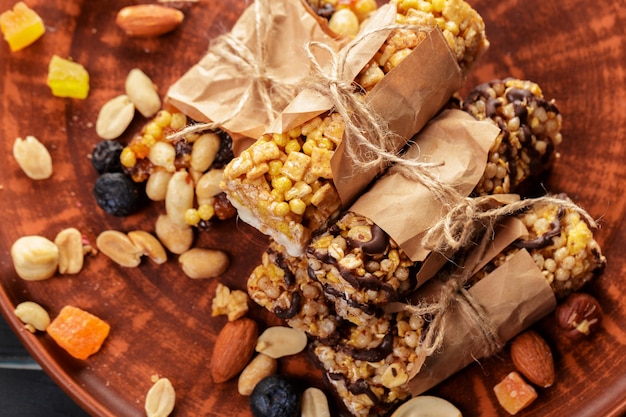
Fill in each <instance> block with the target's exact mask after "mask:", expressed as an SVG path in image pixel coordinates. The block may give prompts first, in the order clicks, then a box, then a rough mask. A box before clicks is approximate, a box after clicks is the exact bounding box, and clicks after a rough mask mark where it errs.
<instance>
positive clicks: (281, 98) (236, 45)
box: [168, 0, 295, 140]
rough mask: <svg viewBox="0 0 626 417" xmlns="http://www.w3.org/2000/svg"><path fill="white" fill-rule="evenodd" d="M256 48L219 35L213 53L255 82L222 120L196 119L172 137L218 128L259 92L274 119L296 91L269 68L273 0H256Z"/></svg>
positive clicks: (210, 51)
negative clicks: (268, 42) (199, 120)
mask: <svg viewBox="0 0 626 417" xmlns="http://www.w3.org/2000/svg"><path fill="white" fill-rule="evenodd" d="M253 6H254V26H255V34H256V36H255V38H256V39H255V40H256V42H255V50H256V52H255V51H253V50H252V49H250V47H248V45H246V44H245V43H243V42H242V41H241V40H239V39H237V38H236V37H235V36H233V35H232V34H231V33H226V34H223V35H221V36H219V37H217V38H216V39H215V40H214V41H213V42H212V43H211V46H210V47H209V53H211V54H213V55H215V56H218V57H219V58H221V59H223V60H224V61H226V62H227V63H228V64H230V65H232V66H233V67H234V68H236V69H237V71H238V72H239V73H241V74H243V75H245V76H246V78H248V79H249V80H251V83H250V84H249V86H248V88H247V89H246V90H245V91H244V93H243V94H242V96H241V97H240V99H239V101H238V102H237V105H236V106H235V107H234V108H233V111H232V113H231V114H230V116H228V117H226V118H224V119H223V120H220V121H212V122H206V123H196V124H192V125H189V126H187V127H186V128H184V129H181V130H179V131H177V132H175V133H173V134H171V135H169V136H168V140H175V139H179V138H181V137H184V136H186V135H188V134H193V133H198V132H202V131H205V130H215V129H219V128H221V127H222V126H223V125H224V124H226V123H228V122H230V121H231V120H233V119H234V118H235V117H237V116H238V115H239V114H240V113H241V111H242V109H243V107H244V106H245V104H246V103H247V102H248V101H249V100H250V99H251V98H252V96H253V94H254V93H256V94H257V95H258V97H259V98H260V99H261V102H262V103H263V108H264V110H265V112H266V113H267V117H268V120H269V121H270V122H273V121H274V120H275V119H276V117H277V115H278V113H279V111H278V110H277V109H278V108H280V107H281V106H282V105H284V103H287V102H288V101H289V100H291V99H292V98H293V96H294V95H295V87H293V86H290V85H288V84H285V82H284V81H283V80H281V79H278V78H276V77H273V76H272V75H271V74H270V72H269V71H268V70H267V37H268V36H269V29H270V26H271V25H270V17H271V0H255V1H254V5H253Z"/></svg>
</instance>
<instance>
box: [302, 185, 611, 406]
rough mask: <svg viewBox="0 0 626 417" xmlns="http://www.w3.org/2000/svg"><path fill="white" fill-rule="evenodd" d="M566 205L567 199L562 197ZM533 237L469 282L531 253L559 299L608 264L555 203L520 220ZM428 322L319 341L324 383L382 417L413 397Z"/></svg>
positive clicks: (391, 322)
mask: <svg viewBox="0 0 626 417" xmlns="http://www.w3.org/2000/svg"><path fill="white" fill-rule="evenodd" d="M561 197H562V198H563V199H564V201H566V199H567V197H565V196H561ZM515 217H517V218H519V219H520V220H521V221H522V222H523V223H524V225H525V226H526V227H527V228H528V231H529V234H528V235H527V236H524V237H523V238H520V239H518V240H516V241H515V242H514V243H512V244H511V245H510V246H509V247H507V248H506V249H505V250H504V251H503V252H502V253H501V254H499V255H498V256H496V258H494V260H493V261H491V262H490V263H489V264H487V265H486V266H485V267H483V268H482V269H481V270H480V271H479V272H477V273H476V274H475V276H474V277H473V278H472V279H471V281H470V284H471V285H473V284H475V283H476V282H478V281H479V280H480V279H482V278H483V277H485V276H487V274H488V273H490V272H491V271H493V270H494V269H495V268H497V267H498V266H500V265H502V264H503V263H504V262H505V261H506V260H507V259H508V258H509V257H511V256H513V255H514V254H515V253H516V252H517V251H519V250H528V251H529V253H530V254H531V256H532V258H533V260H534V262H535V264H536V265H537V267H538V269H539V270H540V271H541V273H542V275H543V276H544V277H545V279H546V280H547V282H548V283H550V286H551V288H552V291H553V292H554V294H555V296H556V297H557V299H561V298H563V297H565V296H566V295H567V294H569V293H570V292H572V291H576V290H578V289H580V288H581V287H582V286H583V285H584V284H585V283H587V282H588V281H589V280H590V279H591V278H592V277H593V276H594V275H597V274H598V273H600V272H601V271H602V270H603V268H604V265H605V263H606V259H605V257H604V256H603V255H602V253H601V250H600V247H599V245H598V243H597V241H596V240H595V239H594V236H593V232H592V229H591V228H590V227H589V225H588V224H587V223H586V222H585V221H584V220H583V219H582V218H581V216H580V214H579V213H578V212H576V211H573V210H570V209H568V208H565V207H564V206H562V205H558V204H554V203H542V204H537V205H534V206H532V207H531V208H530V209H528V210H527V211H525V212H523V213H519V214H516V215H515ZM427 323H428V321H427V320H425V319H424V318H422V317H418V316H415V315H409V314H408V313H407V312H399V313H388V314H383V315H381V316H379V317H378V322H377V324H376V325H370V326H367V327H364V326H352V327H351V328H350V329H349V330H347V331H346V330H345V329H344V330H343V331H341V334H342V339H340V340H338V341H337V342H336V344H334V345H330V344H324V343H323V341H318V342H316V343H315V344H314V346H313V347H312V350H313V353H314V355H315V357H316V359H317V361H318V363H319V364H320V366H321V367H322V369H323V370H324V373H325V379H326V381H327V383H328V384H329V385H330V387H331V388H332V390H333V392H334V394H335V395H336V396H338V397H339V398H340V399H341V400H342V402H343V404H344V406H345V407H346V408H347V409H348V410H349V412H350V413H352V414H353V415H354V416H359V417H360V416H366V415H379V414H377V413H382V414H384V411H385V410H388V409H389V408H392V407H394V406H395V405H397V402H398V401H403V400H404V399H406V398H408V397H409V395H410V394H409V388H408V386H407V385H406V384H405V383H406V382H408V380H405V379H404V375H408V374H410V373H411V370H412V369H411V367H412V366H414V362H415V358H416V355H417V353H416V348H417V347H419V343H420V341H421V335H422V332H423V330H424V329H425V326H426V325H427Z"/></svg>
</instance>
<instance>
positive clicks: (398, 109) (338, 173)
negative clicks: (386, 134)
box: [331, 28, 464, 205]
mask: <svg viewBox="0 0 626 417" xmlns="http://www.w3.org/2000/svg"><path fill="white" fill-rule="evenodd" d="M463 82H464V76H463V74H462V72H461V68H460V67H459V65H458V63H457V61H456V59H455V58H454V56H453V55H452V51H451V50H450V48H449V46H448V44H447V42H446V40H445V38H444V37H443V34H442V32H441V31H440V30H439V28H429V29H427V36H426V38H425V39H424V40H423V41H422V42H421V43H420V44H419V46H418V47H417V48H416V49H415V50H414V51H413V52H412V53H411V54H410V55H409V56H408V57H406V58H405V59H404V60H403V61H402V62H401V63H400V64H399V65H398V66H397V67H396V68H394V69H393V70H392V71H390V72H389V73H387V75H385V77H384V78H383V79H382V81H381V82H380V83H378V84H377V85H376V86H375V87H374V88H373V89H372V91H370V92H369V93H368V94H367V95H366V97H365V98H366V101H367V103H368V105H369V107H370V109H371V110H372V111H373V112H374V113H375V114H377V115H378V117H380V118H381V119H382V120H385V121H386V122H387V123H388V128H389V130H390V131H392V132H393V133H395V134H396V135H397V141H396V149H389V151H398V150H399V149H400V148H401V147H403V146H404V145H406V143H407V142H408V140H409V139H410V138H411V137H412V136H413V135H415V134H416V133H417V132H419V131H420V130H421V129H422V128H423V127H424V126H425V125H426V123H428V121H429V120H430V119H432V118H433V117H434V116H435V115H436V114H437V113H439V111H440V110H441V109H442V107H443V106H444V105H445V104H446V103H447V102H448V100H449V99H450V97H452V95H453V94H454V93H455V92H456V91H457V90H458V89H459V88H461V86H462V85H463ZM344 147H345V138H344V141H342V142H341V143H340V144H339V147H338V148H337V151H336V152H335V155H333V159H332V160H331V167H332V169H333V181H334V183H335V187H336V188H337V191H338V193H339V196H340V197H341V201H342V202H344V205H345V204H348V203H350V202H352V201H354V199H355V198H356V197H357V196H358V194H359V193H360V192H361V191H362V190H363V189H364V188H365V187H366V186H367V185H368V184H369V183H370V182H371V181H372V180H373V179H374V177H376V175H378V174H379V173H380V169H379V170H370V171H367V172H363V171H362V170H360V169H359V168H357V167H355V165H354V164H353V163H352V162H351V161H349V160H347V158H346V157H345V154H344V152H343V149H344Z"/></svg>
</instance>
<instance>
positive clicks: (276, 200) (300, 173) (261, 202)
mask: <svg viewBox="0 0 626 417" xmlns="http://www.w3.org/2000/svg"><path fill="white" fill-rule="evenodd" d="M343 133H344V123H343V121H342V119H341V117H340V116H339V115H338V114H337V113H333V114H329V115H328V114H327V115H322V116H318V117H315V118H313V119H311V120H309V121H308V122H305V123H304V124H302V125H300V126H298V127H297V128H294V129H291V130H290V131H288V132H286V133H275V134H266V135H263V136H261V137H260V138H259V139H258V140H256V141H255V142H254V143H253V144H252V145H251V146H250V147H249V148H248V149H246V150H244V151H243V152H242V153H241V154H240V155H239V156H238V157H236V158H235V159H233V160H232V161H231V162H230V163H229V164H228V165H227V166H226V168H225V169H224V180H223V181H222V184H221V187H222V189H223V190H224V191H225V192H226V194H227V195H228V198H229V200H230V201H231V203H232V204H233V206H234V207H235V208H237V211H238V214H239V217H240V218H241V219H242V220H244V221H245V222H246V223H248V224H250V225H252V226H254V227H256V228H257V229H258V230H260V231H261V232H262V233H265V234H267V235H269V236H271V237H272V238H273V239H274V240H275V241H276V242H278V243H279V244H281V245H283V246H284V247H285V248H286V249H287V252H288V253H289V254H291V255H292V256H299V255H301V254H303V253H304V248H305V247H306V245H307V244H308V242H309V240H310V238H311V234H312V232H313V231H314V230H317V229H319V228H321V227H324V226H325V225H326V224H327V222H328V221H329V219H331V218H332V217H333V216H335V215H336V214H337V213H338V212H339V209H340V206H341V200H340V198H339V194H338V193H337V189H336V188H335V185H334V183H333V180H332V176H333V175H332V169H331V165H330V160H331V158H332V155H333V154H334V151H335V150H336V149H337V146H338V144H339V143H340V141H341V139H342V137H343Z"/></svg>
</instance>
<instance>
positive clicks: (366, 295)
mask: <svg viewBox="0 0 626 417" xmlns="http://www.w3.org/2000/svg"><path fill="white" fill-rule="evenodd" d="M307 256H308V258H309V267H310V269H311V271H312V274H314V276H315V279H316V280H317V281H318V282H320V283H321V284H322V286H323V288H324V292H325V293H326V294H327V297H328V298H329V299H331V300H332V301H333V304H334V305H335V309H336V312H337V314H338V315H339V316H341V317H342V318H344V319H346V320H349V321H351V322H352V323H354V324H356V325H360V326H367V325H368V323H369V321H370V320H371V319H372V318H375V316H376V314H377V313H378V310H379V309H380V308H381V307H382V306H383V305H384V304H385V303H387V302H390V301H396V300H398V299H400V298H401V297H402V296H403V295H404V294H407V293H408V292H409V291H411V290H412V289H413V288H414V287H415V279H416V278H415V275H416V270H417V269H418V265H417V264H416V263H414V262H413V261H411V260H410V259H409V258H408V256H407V255H406V254H405V253H404V252H403V251H402V249H401V248H399V247H398V245H397V244H396V243H395V241H394V240H393V239H392V238H390V237H389V235H387V233H385V232H384V231H383V230H382V229H381V228H380V227H379V226H377V225H376V224H374V223H373V222H372V221H371V220H369V219H367V218H365V217H363V216H361V215H358V214H356V213H353V212H350V211H348V212H345V213H344V214H343V215H342V216H341V218H339V219H338V220H337V221H335V222H333V223H332V225H330V226H329V227H328V228H327V229H325V230H324V231H323V232H320V233H319V234H317V235H316V236H314V237H313V239H312V240H311V243H310V244H309V246H308V247H307Z"/></svg>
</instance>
